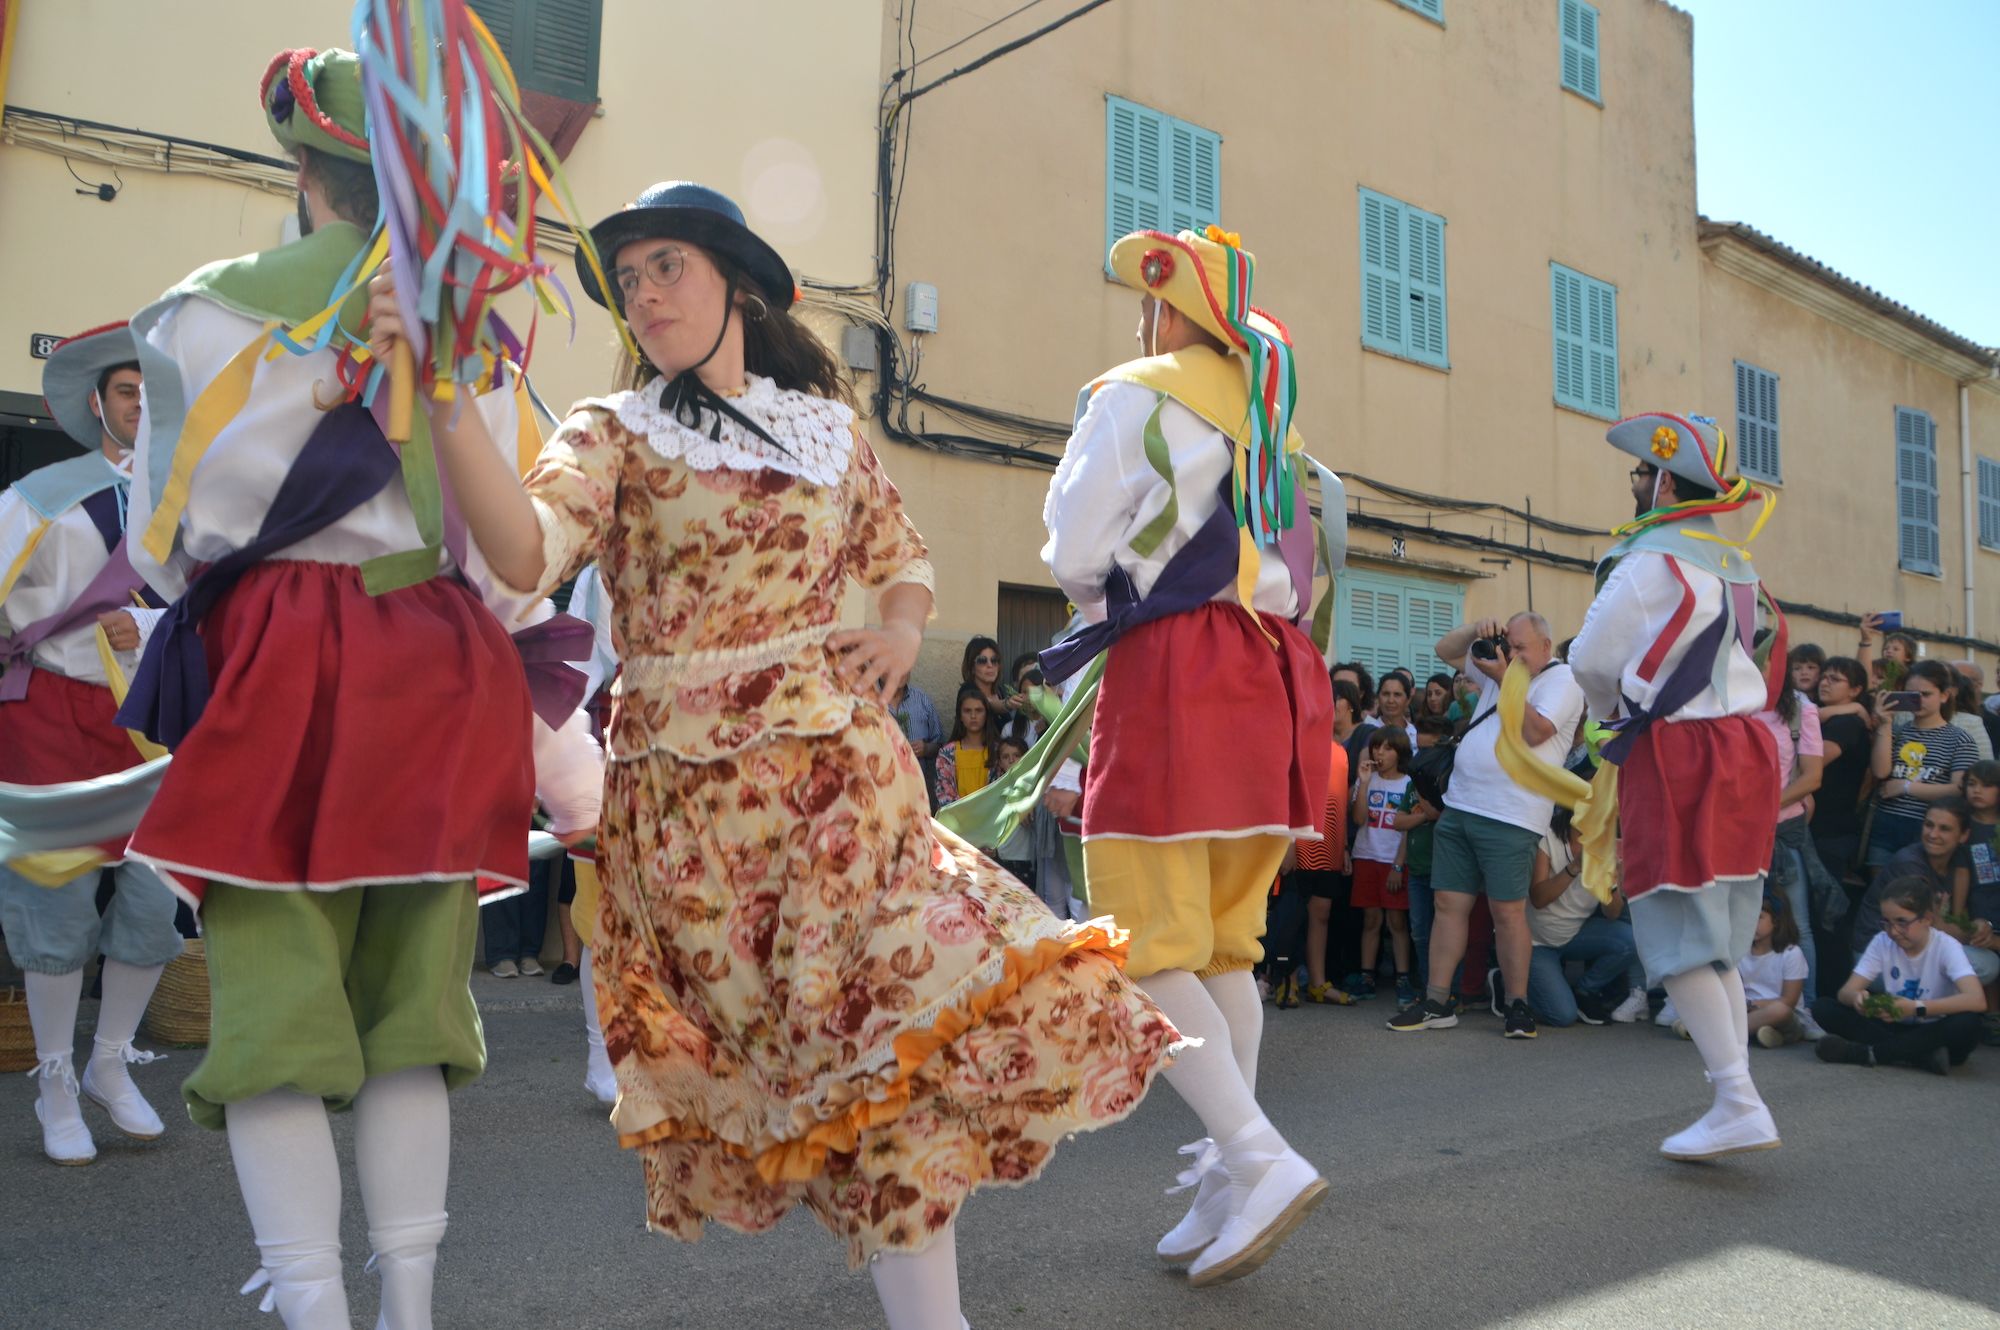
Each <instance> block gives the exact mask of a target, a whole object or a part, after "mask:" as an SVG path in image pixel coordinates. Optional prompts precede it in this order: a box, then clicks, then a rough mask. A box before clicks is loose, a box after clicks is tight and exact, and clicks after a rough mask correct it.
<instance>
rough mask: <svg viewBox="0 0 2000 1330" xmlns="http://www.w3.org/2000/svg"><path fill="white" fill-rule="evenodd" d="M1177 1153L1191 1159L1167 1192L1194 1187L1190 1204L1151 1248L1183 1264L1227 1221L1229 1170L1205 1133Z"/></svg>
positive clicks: (1164, 1256)
mask: <svg viewBox="0 0 2000 1330" xmlns="http://www.w3.org/2000/svg"><path fill="white" fill-rule="evenodd" d="M1180 1152H1181V1153H1182V1154H1184V1155H1193V1156H1194V1162H1193V1163H1192V1164H1190V1165H1189V1166H1188V1167H1186V1168H1184V1169H1182V1170H1181V1172H1180V1175H1179V1176H1178V1177H1177V1178H1176V1179H1175V1181H1176V1182H1178V1183H1179V1184H1180V1185H1179V1186H1175V1187H1169V1188H1167V1195H1169V1196H1173V1195H1176V1194H1177V1193H1180V1192H1184V1191H1187V1190H1188V1189H1189V1188H1193V1189H1194V1204H1193V1205H1191V1206H1189V1207H1188V1212H1187V1213H1186V1214H1185V1215H1183V1216H1182V1217H1181V1222H1180V1223H1178V1224H1175V1225H1174V1226H1173V1228H1172V1229H1171V1230H1170V1231H1169V1232H1168V1233H1167V1236H1165V1237H1164V1238H1161V1239H1160V1242H1159V1245H1158V1246H1157V1247H1155V1248H1154V1249H1153V1250H1154V1251H1156V1252H1158V1253H1159V1257H1160V1259H1161V1260H1163V1261H1165V1262H1166V1263H1167V1264H1168V1265H1186V1264H1188V1263H1189V1262H1191V1261H1193V1260H1194V1259H1195V1257H1197V1256H1199V1255H1201V1254H1202V1252H1203V1251H1204V1250H1205V1249H1206V1248H1207V1247H1208V1244H1209V1243H1211V1242H1214V1241H1215V1235H1216V1234H1218V1233H1220V1232H1222V1226H1223V1225H1224V1224H1226V1223H1227V1222H1229V1170H1228V1169H1226V1168H1224V1167H1223V1164H1222V1149H1221V1147H1219V1146H1218V1145H1216V1143H1215V1141H1214V1140H1213V1139H1212V1138H1210V1137H1207V1136H1204V1137H1202V1138H1201V1139H1200V1140H1198V1141H1195V1142H1193V1143H1191V1144H1188V1145H1183V1146H1182V1147H1181V1150H1180Z"/></svg>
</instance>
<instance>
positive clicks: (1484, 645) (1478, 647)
mask: <svg viewBox="0 0 2000 1330" xmlns="http://www.w3.org/2000/svg"><path fill="white" fill-rule="evenodd" d="M1506 654H1507V639H1506V638H1504V637H1476V638H1474V639H1473V640H1472V658H1473V659H1474V660H1498V659H1500V658H1501V657H1502V656H1504V655H1506Z"/></svg>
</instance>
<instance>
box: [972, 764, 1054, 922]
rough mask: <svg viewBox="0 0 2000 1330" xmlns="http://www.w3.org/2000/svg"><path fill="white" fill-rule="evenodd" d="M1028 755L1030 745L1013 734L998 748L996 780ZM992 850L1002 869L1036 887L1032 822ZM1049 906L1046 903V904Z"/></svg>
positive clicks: (1024, 883) (1024, 884) (1024, 819)
mask: <svg viewBox="0 0 2000 1330" xmlns="http://www.w3.org/2000/svg"><path fill="white" fill-rule="evenodd" d="M1027 752H1028V746H1027V745H1026V744H1024V743H1022V742H1021V740H1019V739H1017V738H1015V737H1013V736H1012V735H1009V736H1007V737H1006V738H1003V739H1001V740H1000V742H999V744H998V745H997V746H996V747H995V749H994V753H995V757H994V765H995V767H996V768H997V769H996V770H995V771H994V773H993V778H994V779H995V780H998V779H999V778H1000V777H1002V776H1004V775H1006V774H1007V772H1008V771H1009V770H1011V769H1012V768H1013V765H1014V764H1015V763H1016V762H1019V761H1020V760H1021V759H1022V758H1023V757H1025V756H1026V755H1027ZM982 848H988V847H982ZM990 848H991V849H992V851H993V857H994V858H995V859H996V860H998V861H999V863H1000V866H1001V867H1002V868H1004V869H1006V870H1007V871H1008V872H1010V873H1012V874H1013V875H1014V876H1015V877H1017V878H1019V879H1020V881H1021V885H1022V886H1024V887H1028V888H1031V889H1032V888H1033V887H1034V885H1035V833H1034V823H1033V821H1032V820H1031V819H1027V818H1023V819H1022V821H1021V825H1020V826H1018V827H1016V828H1015V829H1014V834H1013V835H1011V836H1009V837H1008V838H1007V840H1006V842H1005V843H1004V844H1000V845H995V846H991V847H990ZM1046 903H1047V902H1046V901H1045V902H1044V904H1046Z"/></svg>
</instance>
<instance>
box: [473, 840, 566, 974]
mask: <svg viewBox="0 0 2000 1330" xmlns="http://www.w3.org/2000/svg"><path fill="white" fill-rule="evenodd" d="M558 862H559V861H558V860H555V859H537V860H535V862H533V863H531V864H529V865H528V889H527V891H525V892H523V893H522V894H521V895H518V896H509V897H508V898H507V899H506V900H503V901H495V902H494V903H493V904H491V905H485V906H481V907H480V910H479V928H480V932H481V934H482V935H483V937H484V938H485V942H486V948H485V950H486V964H487V967H488V968H489V969H490V968H491V967H493V966H495V965H498V964H499V963H500V962H501V961H519V960H526V959H528V958H530V957H536V956H540V955H541V954H542V938H543V936H544V934H545V933H546V932H547V931H548V926H549V879H550V878H551V877H552V876H554V874H553V872H552V871H551V870H553V869H554V868H555V866H556V864H557V863H558Z"/></svg>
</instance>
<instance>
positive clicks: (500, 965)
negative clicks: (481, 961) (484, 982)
mask: <svg viewBox="0 0 2000 1330" xmlns="http://www.w3.org/2000/svg"><path fill="white" fill-rule="evenodd" d="M487 973H488V974H490V975H492V976H493V977H494V978H495V979H512V978H515V977H516V976H518V975H519V974H520V973H521V967H520V966H518V965H516V964H514V962H512V961H495V962H493V967H492V968H491V969H490V970H488V971H487Z"/></svg>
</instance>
